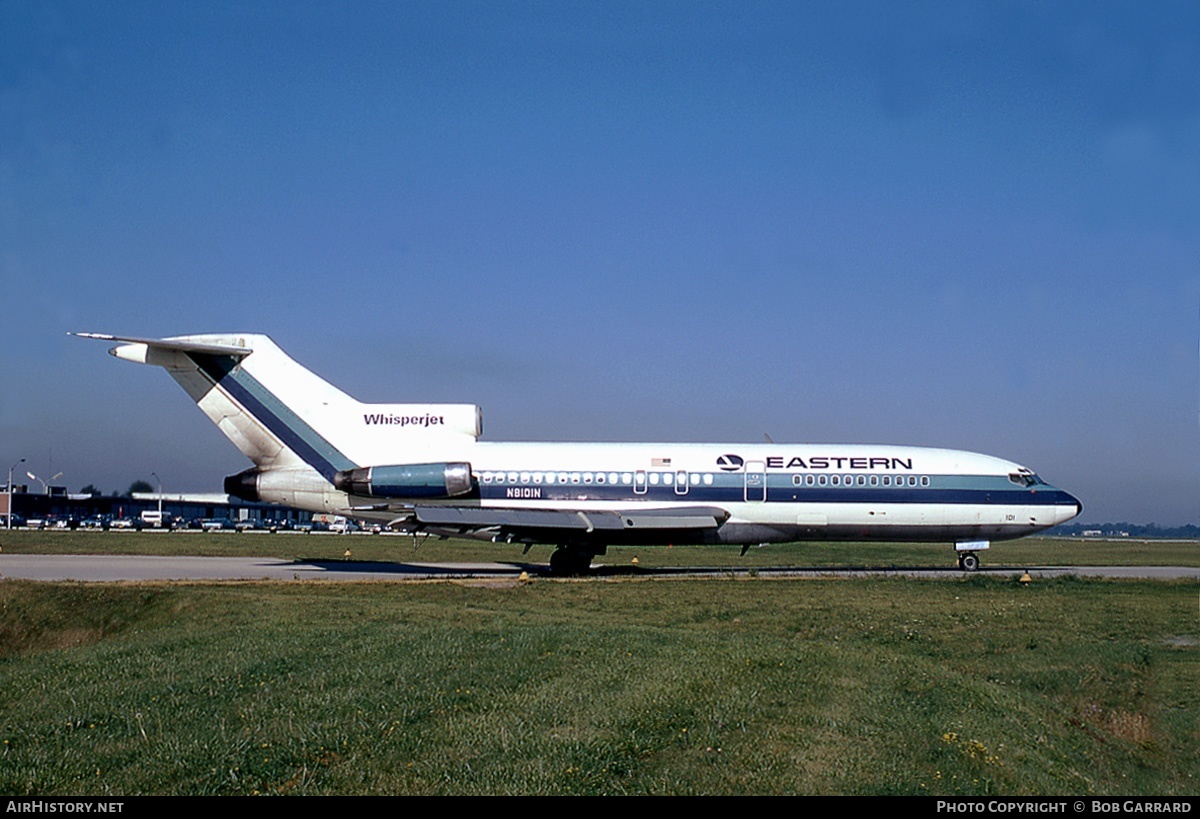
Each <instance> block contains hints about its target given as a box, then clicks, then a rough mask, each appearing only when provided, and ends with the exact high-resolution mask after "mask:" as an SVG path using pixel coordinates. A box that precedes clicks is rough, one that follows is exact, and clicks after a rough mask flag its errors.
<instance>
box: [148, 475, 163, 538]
mask: <svg viewBox="0 0 1200 819" xmlns="http://www.w3.org/2000/svg"><path fill="white" fill-rule="evenodd" d="M150 477H152V478H154V480H156V481H158V525H159V526H162V478H160V477H158V473H157V472H151V473H150Z"/></svg>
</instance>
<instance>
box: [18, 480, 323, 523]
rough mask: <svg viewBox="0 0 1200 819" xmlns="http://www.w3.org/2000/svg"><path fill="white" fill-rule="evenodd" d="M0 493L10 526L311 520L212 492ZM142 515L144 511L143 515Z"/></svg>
mask: <svg viewBox="0 0 1200 819" xmlns="http://www.w3.org/2000/svg"><path fill="white" fill-rule="evenodd" d="M11 490H12V491H11V492H9V491H8V487H6V488H5V491H4V492H3V494H0V527H3V526H4V525H6V523H7V520H8V511H9V502H10V498H11V503H12V511H13V515H14V517H13V525H14V526H19V525H24V523H25V522H27V521H44V522H45V525H47V526H55V525H65V526H66V527H67V528H75V527H77V526H79V525H81V524H82V523H83V522H84V521H88V520H97V519H99V520H102V521H105V522H110V521H114V520H128V521H133V522H134V523H135V524H137V525H141V524H142V523H143V522H147V521H154V522H155V525H159V524H158V523H157V521H159V520H161V521H162V523H161V525H163V526H169V525H172V524H173V525H175V526H178V527H185V528H186V527H189V526H190V527H193V528H199V526H200V522H201V521H218V522H221V523H224V522H228V525H229V526H230V527H232V526H235V525H236V524H238V523H241V522H255V523H257V522H261V521H268V520H269V521H275V522H280V523H284V524H287V525H298V524H302V523H309V522H311V521H312V513H311V512H306V511H304V510H301V509H293V508H291V507H287V506H278V505H276V504H272V503H251V502H249V501H244V500H242V499H241V498H235V497H231V496H230V495H223V494H218V493H192V494H186V493H185V494H162V495H160V494H159V493H158V492H134V493H133V494H132V495H127V496H116V495H87V494H71V493H68V492H67V489H66V487H64V486H50V487H47V490H46V491H45V492H30V491H29V487H28V486H26V485H23V484H17V483H14V484H13V486H12V487H11ZM159 512H161V513H162V514H161V515H159V514H158V513H159ZM143 513H150V514H146V515H143Z"/></svg>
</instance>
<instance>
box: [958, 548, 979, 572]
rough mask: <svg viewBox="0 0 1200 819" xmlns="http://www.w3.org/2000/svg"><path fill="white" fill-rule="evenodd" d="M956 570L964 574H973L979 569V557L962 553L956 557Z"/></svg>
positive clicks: (969, 553)
mask: <svg viewBox="0 0 1200 819" xmlns="http://www.w3.org/2000/svg"><path fill="white" fill-rule="evenodd" d="M958 568H960V569H962V570H963V571H964V572H973V571H976V570H978V569H979V555H977V554H975V553H974V552H962V553H961V554H959V556H958Z"/></svg>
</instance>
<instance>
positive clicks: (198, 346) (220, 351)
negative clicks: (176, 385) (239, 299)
mask: <svg viewBox="0 0 1200 819" xmlns="http://www.w3.org/2000/svg"><path fill="white" fill-rule="evenodd" d="M67 335H71V336H78V337H79V338H96V339H99V340H101V341H119V342H121V343H122V344H144V345H145V346H147V347H155V348H157V349H160V350H174V351H176V352H181V353H208V354H210V355H231V356H235V357H238V358H241V357H244V356H248V355H250V353H252V352H254V351H253V350H252V349H250V348H248V347H237V346H234V345H232V344H205V343H203V342H197V341H182V340H179V339H171V338H137V337H136V336H113V335H108V334H107V333H67ZM114 349H116V348H114ZM110 352H111V351H110ZM113 355H116V353H113ZM118 357H119V356H118Z"/></svg>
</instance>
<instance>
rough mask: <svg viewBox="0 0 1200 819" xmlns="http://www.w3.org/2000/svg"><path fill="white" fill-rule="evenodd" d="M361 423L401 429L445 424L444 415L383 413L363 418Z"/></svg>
mask: <svg viewBox="0 0 1200 819" xmlns="http://www.w3.org/2000/svg"><path fill="white" fill-rule="evenodd" d="M363 423H364V424H366V425H367V426H371V425H373V424H396V425H397V426H401V427H435V426H438V425H444V424H445V423H446V416H444V415H429V414H428V413H427V414H425V415H387V414H384V413H373V414H370V415H364V416H363Z"/></svg>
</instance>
